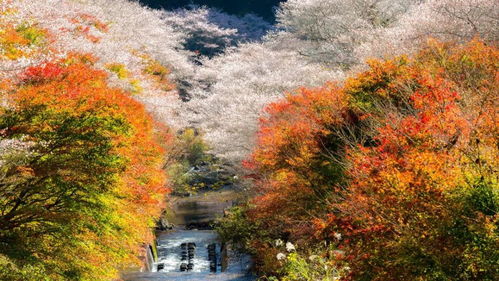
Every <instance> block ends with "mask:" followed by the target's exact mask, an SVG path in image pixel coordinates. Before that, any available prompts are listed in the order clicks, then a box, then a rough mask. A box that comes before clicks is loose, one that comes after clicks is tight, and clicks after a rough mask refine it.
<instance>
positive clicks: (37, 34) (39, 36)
mask: <svg viewBox="0 0 499 281" xmlns="http://www.w3.org/2000/svg"><path fill="white" fill-rule="evenodd" d="M16 31H17V32H19V34H20V35H21V36H22V37H23V38H24V39H26V40H28V41H29V44H30V45H41V44H43V43H44V42H45V40H46V36H47V35H46V32H45V30H43V29H40V28H38V27H36V26H34V25H29V24H27V23H24V24H22V25H20V26H18V27H17V28H16Z"/></svg>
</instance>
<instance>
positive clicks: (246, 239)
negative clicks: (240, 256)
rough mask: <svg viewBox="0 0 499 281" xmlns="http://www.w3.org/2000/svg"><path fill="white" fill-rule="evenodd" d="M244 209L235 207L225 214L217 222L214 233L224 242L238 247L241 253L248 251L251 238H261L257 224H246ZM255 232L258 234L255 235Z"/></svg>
mask: <svg viewBox="0 0 499 281" xmlns="http://www.w3.org/2000/svg"><path fill="white" fill-rule="evenodd" d="M246 209H247V208H246V207H244V206H236V207H233V208H231V209H230V210H228V211H227V212H226V216H224V217H223V218H220V219H219V220H217V222H216V225H215V231H216V232H217V233H218V235H220V238H221V239H222V241H224V242H228V243H230V244H231V245H235V246H236V247H239V248H240V249H241V250H243V251H250V250H251V247H250V245H249V243H250V241H251V240H252V238H253V237H255V236H258V237H262V236H263V235H262V234H261V230H260V228H259V226H258V225H257V224H252V223H248V222H249V220H248V217H247V214H246ZM257 232H260V234H259V235H257Z"/></svg>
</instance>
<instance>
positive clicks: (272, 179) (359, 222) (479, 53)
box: [246, 40, 499, 280]
mask: <svg viewBox="0 0 499 281" xmlns="http://www.w3.org/2000/svg"><path fill="white" fill-rule="evenodd" d="M498 61H499V53H498V50H497V49H496V48H494V47H490V46H486V45H485V44H484V43H482V42H480V41H478V40H474V41H472V42H470V43H468V44H466V45H464V46H455V45H452V44H442V43H438V42H434V41H430V43H429V46H428V47H427V48H426V49H424V50H422V51H421V52H420V53H419V54H417V55H416V56H415V58H413V59H409V58H407V57H400V58H396V59H393V60H388V61H371V62H369V65H370V69H369V70H367V71H365V72H363V73H360V74H358V75H356V76H354V77H352V78H350V79H348V80H347V81H346V82H345V84H344V86H343V87H341V88H340V87H336V86H332V85H328V86H326V87H324V88H319V89H315V90H304V89H302V90H300V91H298V93H297V94H295V95H289V96H287V97H286V99H285V100H283V101H280V102H277V103H274V104H272V105H270V106H269V107H268V108H267V113H268V114H269V116H268V117H265V118H263V119H262V120H261V127H260V131H259V135H258V139H259V142H258V147H257V149H256V150H255V152H254V153H253V155H252V158H251V160H250V161H248V163H246V166H247V167H248V168H250V169H252V170H253V171H254V172H256V174H257V177H256V178H257V182H256V184H257V192H258V193H259V195H258V196H257V197H256V198H255V199H254V200H253V201H252V204H253V205H252V207H251V208H250V210H249V211H248V214H249V216H250V219H251V220H253V221H255V222H258V223H262V226H263V227H262V228H263V229H265V231H266V232H265V233H267V235H269V236H270V238H272V239H276V238H281V239H282V238H284V239H291V240H293V241H296V242H298V243H299V244H301V245H303V246H304V247H307V246H306V245H308V246H311V245H313V244H314V243H317V242H318V240H321V241H322V240H323V241H325V242H326V243H330V244H334V245H336V246H337V247H340V248H341V249H343V250H345V251H346V255H344V256H343V255H342V256H341V257H336V259H338V258H339V259H345V262H347V263H349V266H350V267H351V269H352V271H351V273H350V276H347V277H345V279H355V280H357V279H361V280H364V279H366V278H367V279H366V280H415V278H422V279H418V280H433V279H432V278H433V277H434V276H446V278H451V279H449V280H458V279H459V280H464V279H463V278H471V279H474V280H477V279H483V280H494V275H496V274H497V271H495V270H496V269H497V265H494V263H493V262H491V261H490V259H489V258H487V256H489V257H490V256H496V257H497V255H498V254H499V249H498V248H497V242H499V238H498V236H497V219H498V217H499V215H498V214H497V208H498V207H499V205H498V204H499V202H498V200H499V197H498V194H497V174H496V167H497V166H498V164H499V163H497V154H498V151H497V147H498V146H497V135H498V129H497V128H498V126H497V125H498V121H497V117H496V113H497V110H496V109H497V106H498V105H497V98H496V96H497V93H498V86H499V72H498V71H497V62H498ZM269 233H271V234H269ZM338 233H341V235H342V237H343V239H342V240H341V241H339V239H338V238H337V235H338ZM471 237H474V238H471ZM468 239H475V240H473V242H471V241H469V240H468ZM478 241H479V242H478ZM254 246H255V247H256V248H257V249H256V251H257V252H260V251H259V248H261V249H263V252H269V251H268V250H265V249H264V247H263V248H262V247H260V246H258V245H257V244H254ZM478 249H480V250H478ZM330 258H335V257H330ZM263 260H264V259H263ZM436 264H438V266H435V265H436ZM264 267H265V266H264ZM494 268H495V269H494ZM432 276H433V277H432ZM495 277H497V275H496V276H495ZM456 278H457V279H456Z"/></svg>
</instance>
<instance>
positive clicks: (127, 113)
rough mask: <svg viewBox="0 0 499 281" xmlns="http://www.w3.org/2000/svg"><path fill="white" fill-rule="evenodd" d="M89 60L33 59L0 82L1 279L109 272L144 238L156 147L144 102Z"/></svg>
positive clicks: (158, 202) (157, 184)
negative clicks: (6, 85) (8, 83)
mask: <svg viewBox="0 0 499 281" xmlns="http://www.w3.org/2000/svg"><path fill="white" fill-rule="evenodd" d="M92 62H93V59H92V58H91V57H88V56H80V55H73V56H71V57H67V58H63V59H61V60H58V61H54V62H50V63H46V64H44V65H41V66H36V67H31V68H28V69H26V71H25V72H24V73H22V74H21V75H20V77H19V78H18V79H17V80H16V81H15V82H13V83H15V84H13V85H12V87H10V89H9V90H7V91H3V92H2V98H3V99H4V100H6V101H8V105H7V106H4V107H3V108H2V112H1V114H0V128H1V129H0V130H1V132H2V144H3V149H2V154H1V158H2V159H1V160H2V167H1V173H2V174H1V175H2V178H1V181H0V185H1V188H0V190H1V191H0V203H1V204H0V205H1V208H0V244H2V245H3V246H2V247H0V248H1V249H2V250H1V251H0V257H1V258H0V260H1V263H2V268H5V270H2V271H0V276H1V277H2V279H6V280H12V279H14V280H17V279H23V280H25V279H27V280H39V279H37V278H38V277H39V276H40V275H42V276H44V278H46V279H49V280H67V279H72V280H95V278H100V279H102V278H104V279H105V278H113V277H114V276H115V275H116V270H117V268H118V267H120V266H127V265H129V264H132V263H136V262H137V256H138V254H139V253H140V245H141V243H144V242H145V241H148V239H150V234H149V227H152V225H153V223H154V218H155V217H157V216H159V213H160V211H161V207H162V206H163V204H164V202H163V200H164V198H163V196H164V194H165V193H166V192H167V189H166V188H165V178H164V175H163V171H162V154H163V150H162V149H161V147H160V145H159V144H158V142H157V139H156V137H155V136H154V132H153V127H152V123H153V122H152V120H151V118H150V117H149V116H148V115H147V114H146V113H145V111H144V109H143V106H141V105H140V104H138V103H137V102H135V101H133V100H132V99H131V98H130V97H129V96H128V95H127V94H126V93H125V92H123V91H121V90H118V89H113V88H110V87H109V86H107V84H106V79H107V75H106V74H105V73H104V72H102V71H98V70H95V69H93V68H92V66H91V64H92ZM32 272H36V273H37V274H33V275H31V273H32ZM21 276H22V277H21Z"/></svg>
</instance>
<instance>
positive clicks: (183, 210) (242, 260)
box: [123, 189, 256, 281]
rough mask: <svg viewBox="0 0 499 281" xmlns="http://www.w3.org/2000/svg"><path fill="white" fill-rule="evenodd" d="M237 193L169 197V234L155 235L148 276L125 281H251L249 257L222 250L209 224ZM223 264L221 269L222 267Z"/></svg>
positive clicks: (130, 276)
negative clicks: (153, 253) (154, 257)
mask: <svg viewBox="0 0 499 281" xmlns="http://www.w3.org/2000/svg"><path fill="white" fill-rule="evenodd" d="M237 196H238V195H237V192H235V191H234V190H230V189H228V190H227V189H226V190H221V191H209V192H203V193H200V194H198V195H195V196H191V197H172V198H171V199H170V200H171V212H169V216H168V220H169V221H170V222H172V223H173V224H174V225H175V226H174V228H173V229H172V230H168V231H163V232H158V233H157V240H156V242H157V253H158V255H157V256H158V258H157V260H156V261H154V262H153V263H152V264H151V266H150V267H151V270H150V272H133V273H129V274H126V276H124V278H123V279H124V280H125V281H145V280H157V281H160V280H161V281H166V280H199V281H201V280H203V281H209V280H219V281H224V280H227V281H229V280H230V281H253V280H255V279H256V278H255V277H254V276H252V275H251V273H250V268H251V259H250V257H249V256H248V255H245V254H241V253H237V252H235V251H232V250H230V247H227V248H228V249H227V250H226V251H223V249H222V247H223V246H222V243H221V241H220V240H219V237H218V235H217V233H216V232H215V231H213V230H212V229H210V223H211V222H213V221H214V220H215V219H216V218H217V217H219V216H222V215H223V211H224V210H225V209H226V208H227V207H230V206H232V204H233V202H234V201H235V200H237ZM222 264H223V266H222Z"/></svg>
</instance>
